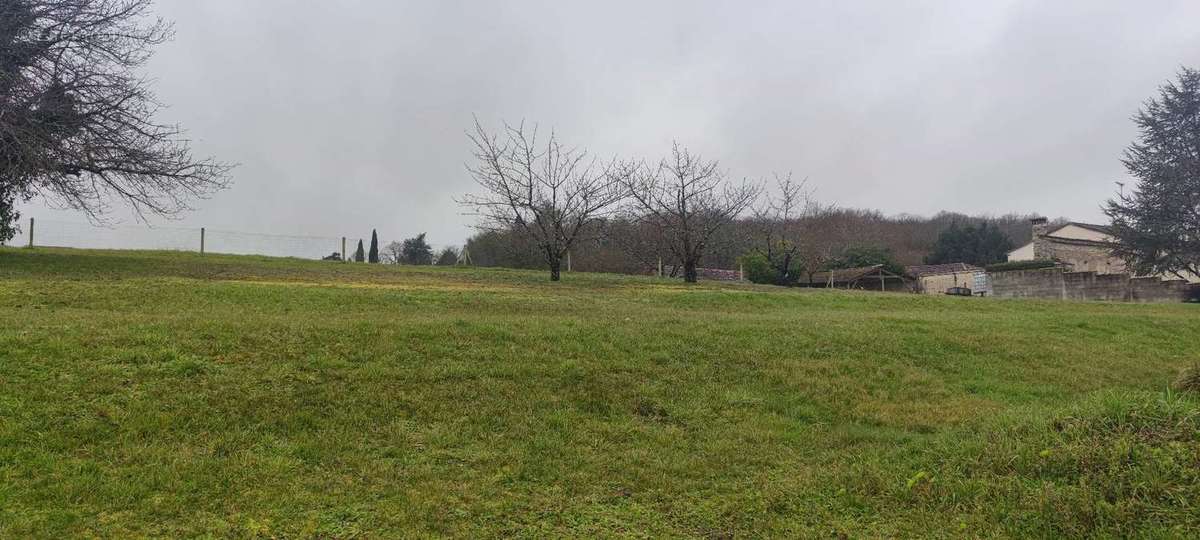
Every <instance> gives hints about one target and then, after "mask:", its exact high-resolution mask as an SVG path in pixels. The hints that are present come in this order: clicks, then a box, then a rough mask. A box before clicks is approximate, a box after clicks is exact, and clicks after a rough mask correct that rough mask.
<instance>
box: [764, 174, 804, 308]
mask: <svg viewBox="0 0 1200 540" xmlns="http://www.w3.org/2000/svg"><path fill="white" fill-rule="evenodd" d="M807 183H808V182H807V180H801V181H799V182H796V181H793V180H792V175H791V174H790V173H789V174H787V175H786V176H776V177H775V191H774V192H773V193H769V194H767V196H766V197H764V198H763V202H762V204H761V205H760V206H759V207H758V208H756V209H755V210H754V217H753V218H752V220H751V222H752V223H753V226H754V229H756V230H755V232H754V240H753V241H752V244H753V245H754V249H756V250H757V251H758V252H760V253H762V254H763V256H764V257H766V259H767V262H768V263H770V265H771V266H772V267H773V268H774V269H775V271H776V273H777V274H778V275H779V278H780V280H781V281H782V283H781V284H790V283H791V282H793V281H795V279H796V278H797V277H799V276H798V274H799V272H800V270H801V265H803V264H804V261H803V260H802V258H801V255H803V254H804V249H803V248H804V247H806V243H807V242H806V241H808V240H811V239H810V238H808V237H807V236H806V235H805V234H804V233H805V226H806V225H808V222H809V219H810V218H812V217H813V216H815V215H816V214H817V213H819V211H820V205H819V204H817V203H815V202H813V200H812V197H811V195H812V194H811V192H810V191H808V190H807V189H806V187H805V186H806V185H807Z"/></svg>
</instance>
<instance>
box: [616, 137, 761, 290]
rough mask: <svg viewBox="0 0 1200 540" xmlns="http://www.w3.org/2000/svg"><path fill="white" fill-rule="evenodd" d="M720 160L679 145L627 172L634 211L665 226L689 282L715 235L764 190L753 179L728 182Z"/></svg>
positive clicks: (638, 216) (663, 230) (654, 224)
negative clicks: (665, 155) (707, 158)
mask: <svg viewBox="0 0 1200 540" xmlns="http://www.w3.org/2000/svg"><path fill="white" fill-rule="evenodd" d="M718 165H719V164H718V162H716V161H705V160H704V159H702V158H700V156H694V155H692V154H691V153H690V152H688V150H687V149H686V148H681V147H680V146H679V144H675V145H674V146H673V147H672V149H671V156H670V157H669V158H665V159H663V160H662V161H660V162H659V164H658V166H657V167H650V166H646V165H640V166H636V167H632V168H631V169H630V170H631V173H630V174H628V175H627V176H625V183H626V185H627V189H628V191H629V193H630V195H631V199H632V205H631V207H630V209H629V210H630V215H631V216H632V217H633V219H636V220H639V221H641V222H643V223H646V224H649V225H651V226H652V227H654V228H655V229H657V230H659V231H661V233H662V237H663V238H664V240H665V243H666V245H667V248H668V249H669V250H670V251H671V253H672V254H673V255H674V256H675V258H676V259H678V260H679V262H680V263H682V264H683V279H684V281H686V282H688V283H695V282H696V278H697V272H696V268H697V266H699V263H700V259H701V257H703V256H704V250H705V248H706V247H708V244H709V241H710V240H711V239H712V237H713V234H714V233H716V232H717V231H718V230H720V229H721V228H722V227H725V226H727V225H729V224H730V223H732V222H733V221H734V220H735V219H736V218H737V217H738V215H739V214H741V213H742V212H743V211H745V210H746V208H748V207H750V205H752V204H754V201H755V200H756V199H757V198H758V195H759V192H760V191H761V188H760V186H758V185H757V184H753V183H750V182H748V181H744V180H743V181H742V182H741V183H740V184H732V183H730V182H727V181H726V179H725V174H724V173H723V172H722V171H721V170H720V168H719V166H718Z"/></svg>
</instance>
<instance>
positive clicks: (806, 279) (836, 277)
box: [799, 264, 904, 285]
mask: <svg viewBox="0 0 1200 540" xmlns="http://www.w3.org/2000/svg"><path fill="white" fill-rule="evenodd" d="M879 276H883V277H884V278H885V279H904V278H903V277H902V276H897V275H896V274H893V273H891V272H888V271H887V270H884V269H883V265H882V264H876V265H873V266H859V267H857V268H839V269H837V270H826V271H822V272H814V273H813V275H812V276H803V277H801V278H800V281H799V283H800V284H801V285H823V284H826V283H830V282H832V283H853V282H855V281H858V280H860V279H863V278H867V277H871V278H872V279H875V278H878V277H879ZM831 277H832V279H830V278H831Z"/></svg>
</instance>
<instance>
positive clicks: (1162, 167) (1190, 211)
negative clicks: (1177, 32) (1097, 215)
mask: <svg viewBox="0 0 1200 540" xmlns="http://www.w3.org/2000/svg"><path fill="white" fill-rule="evenodd" d="M1133 121H1134V123H1135V124H1137V127H1138V129H1139V131H1140V132H1141V135H1140V136H1139V137H1138V141H1137V142H1134V143H1133V144H1131V145H1129V148H1127V149H1126V150H1125V158H1124V159H1123V160H1122V162H1123V163H1124V165H1125V170H1126V171H1128V172H1129V174H1130V176H1132V177H1134V178H1136V179H1137V186H1136V187H1135V188H1134V189H1133V190H1132V191H1131V192H1130V193H1129V194H1126V193H1124V190H1122V193H1121V194H1120V195H1118V196H1117V198H1116V199H1110V200H1109V201H1108V204H1107V205H1106V207H1105V209H1104V213H1105V214H1107V215H1108V217H1109V218H1110V219H1112V235H1113V236H1114V237H1115V238H1116V245H1115V246H1114V247H1113V254H1114V255H1116V256H1118V257H1121V258H1122V259H1124V260H1125V262H1126V264H1127V265H1128V266H1129V268H1130V269H1131V270H1133V271H1134V272H1135V273H1137V274H1142V275H1154V274H1164V273H1165V274H1172V275H1176V276H1180V277H1186V275H1187V274H1189V273H1190V274H1200V212H1197V208H1200V70H1195V69H1189V68H1183V69H1182V70H1181V71H1180V72H1179V80H1178V82H1168V83H1167V84H1165V85H1163V86H1162V87H1160V88H1159V95H1158V99H1151V100H1150V101H1148V102H1147V103H1146V105H1145V106H1144V107H1143V108H1142V110H1141V111H1139V112H1138V114H1137V116H1135V117H1134V118H1133Z"/></svg>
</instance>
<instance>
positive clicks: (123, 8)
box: [0, 0, 229, 218]
mask: <svg viewBox="0 0 1200 540" xmlns="http://www.w3.org/2000/svg"><path fill="white" fill-rule="evenodd" d="M150 8H151V0H0V192H8V193H10V194H13V193H15V194H18V195H19V196H20V197H21V198H29V197H31V196H33V195H35V194H39V195H42V196H44V197H46V198H47V199H48V200H50V201H51V202H54V203H57V204H60V205H62V206H66V207H69V208H74V209H78V210H82V211H84V212H87V213H88V215H89V216H91V217H93V218H99V217H100V216H101V214H103V213H104V212H105V211H106V210H107V209H108V201H110V200H112V199H114V198H115V199H118V200H123V201H125V202H126V203H128V204H130V205H131V206H132V207H133V208H134V210H135V211H136V212H137V213H138V215H142V214H143V213H145V212H150V213H155V214H171V213H174V212H178V211H180V210H183V209H186V208H187V203H188V201H189V200H190V199H193V198H195V197H202V196H205V195H207V194H209V193H211V192H212V191H214V190H217V189H220V188H222V187H224V186H225V185H226V182H227V172H228V170H229V167H228V166H226V165H224V164H221V163H217V162H214V161H211V160H194V159H192V156H191V153H190V151H189V147H188V143H187V141H186V140H184V139H183V138H182V137H181V131H180V129H179V128H178V127H176V126H170V125H163V124H159V123H156V122H155V120H154V117H155V113H156V112H157V111H158V109H159V107H160V104H159V103H158V101H157V100H156V99H155V97H154V94H153V93H152V92H151V91H150V88H149V82H148V81H147V80H146V79H144V78H142V77H141V76H139V75H138V74H137V73H136V70H137V69H138V68H139V67H141V66H142V65H143V64H144V63H145V62H146V60H147V59H148V58H149V57H150V55H151V53H152V49H153V47H154V46H156V45H158V44H160V43H162V42H164V41H166V40H167V39H169V38H170V37H171V34H172V29H171V25H170V24H168V23H166V22H164V21H163V20H161V19H156V18H153V17H152V16H151V13H150V11H151V10H150ZM2 198H3V197H0V199H2Z"/></svg>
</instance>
